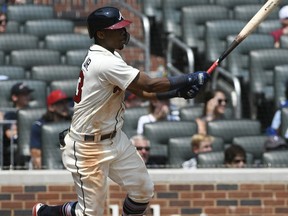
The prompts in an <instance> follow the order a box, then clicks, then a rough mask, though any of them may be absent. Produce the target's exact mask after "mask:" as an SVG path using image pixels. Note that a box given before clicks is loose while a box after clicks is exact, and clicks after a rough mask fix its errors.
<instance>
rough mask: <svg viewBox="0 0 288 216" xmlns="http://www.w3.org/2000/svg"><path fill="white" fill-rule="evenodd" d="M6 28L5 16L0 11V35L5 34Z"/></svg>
mask: <svg viewBox="0 0 288 216" xmlns="http://www.w3.org/2000/svg"><path fill="white" fill-rule="evenodd" d="M6 27H7V17H6V14H5V13H4V12H1V11H0V34H2V33H4V32H6Z"/></svg>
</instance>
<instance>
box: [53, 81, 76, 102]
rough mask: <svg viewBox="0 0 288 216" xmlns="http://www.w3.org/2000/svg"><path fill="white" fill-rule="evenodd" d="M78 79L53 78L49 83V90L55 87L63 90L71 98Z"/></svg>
mask: <svg viewBox="0 0 288 216" xmlns="http://www.w3.org/2000/svg"><path fill="white" fill-rule="evenodd" d="M77 82H78V79H69V80H55V81H52V82H51V83H50V86H49V91H50V92H51V91H53V90H56V89H61V90H62V91H64V92H65V93H66V94H67V96H68V97H69V98H73V97H74V95H75V91H76V86H77Z"/></svg>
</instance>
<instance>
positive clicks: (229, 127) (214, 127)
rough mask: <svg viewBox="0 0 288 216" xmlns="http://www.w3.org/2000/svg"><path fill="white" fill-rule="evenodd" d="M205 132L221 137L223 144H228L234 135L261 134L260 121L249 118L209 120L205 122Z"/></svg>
mask: <svg viewBox="0 0 288 216" xmlns="http://www.w3.org/2000/svg"><path fill="white" fill-rule="evenodd" d="M207 133H208V134H209V135H212V136H215V137H221V138H222V139H223V141H224V144H225V145H229V144H232V142H233V138H234V137H241V136H252V135H253V136H254V135H261V123H260V122H259V121H257V120H250V119H229V120H216V121H210V122H208V123H207Z"/></svg>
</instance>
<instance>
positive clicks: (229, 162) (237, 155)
mask: <svg viewBox="0 0 288 216" xmlns="http://www.w3.org/2000/svg"><path fill="white" fill-rule="evenodd" d="M224 165H225V167H227V168H244V167H245V166H246V151H245V149H244V148H242V146H240V145H235V144H233V145H230V146H229V147H228V148H227V149H225V152H224Z"/></svg>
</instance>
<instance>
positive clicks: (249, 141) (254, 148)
mask: <svg viewBox="0 0 288 216" xmlns="http://www.w3.org/2000/svg"><path fill="white" fill-rule="evenodd" d="M266 140H267V136H266V135H255V136H242V137H234V138H233V141H232V144H236V145H240V146H242V147H243V148H244V149H245V151H246V152H248V153H250V154H252V155H253V159H254V162H253V163H254V164H262V155H263V153H264V151H265V141H266Z"/></svg>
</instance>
